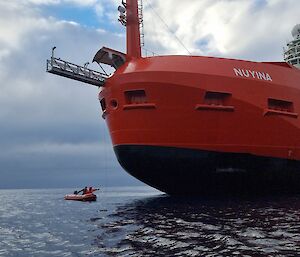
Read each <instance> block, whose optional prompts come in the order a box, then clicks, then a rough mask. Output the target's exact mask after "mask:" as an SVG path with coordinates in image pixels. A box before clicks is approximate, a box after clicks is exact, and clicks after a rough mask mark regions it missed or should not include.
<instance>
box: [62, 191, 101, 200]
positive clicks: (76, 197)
mask: <svg viewBox="0 0 300 257" xmlns="http://www.w3.org/2000/svg"><path fill="white" fill-rule="evenodd" d="M65 200H73V201H84V202H87V201H89V202H90V201H96V200H97V196H96V195H95V194H93V193H91V194H84V195H75V194H69V195H65Z"/></svg>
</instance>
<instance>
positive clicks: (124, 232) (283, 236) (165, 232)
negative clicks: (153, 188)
mask: <svg viewBox="0 0 300 257" xmlns="http://www.w3.org/2000/svg"><path fill="white" fill-rule="evenodd" d="M99 232H100V233H99V235H98V236H97V238H96V239H95V242H94V243H95V245H96V246H97V247H98V249H99V250H100V252H101V254H102V255H101V256H216V255H217V256H232V255H237V256H241V255H243V256H247V255H248V256H270V255H272V256H274V255H281V256H295V255H297V253H299V251H300V245H299V244H298V242H299V240H300V196H299V197H288V196H286V197H281V198H268V199H266V198H264V199H259V200H257V199H256V200H251V199H250V200H249V199H242V200H241V199H235V200H202V201H199V200H195V199H186V198H173V197H168V196H165V197H164V196H163V197H154V198H148V199H146V200H141V201H134V202H132V203H130V204H127V205H124V206H120V207H118V208H117V210H116V212H115V213H113V214H111V215H110V217H109V221H106V222H105V223H102V224H99Z"/></svg>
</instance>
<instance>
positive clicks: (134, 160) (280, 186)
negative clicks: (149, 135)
mask: <svg viewBox="0 0 300 257" xmlns="http://www.w3.org/2000/svg"><path fill="white" fill-rule="evenodd" d="M114 150H115V153H116V156H117V158H118V161H119V163H120V164H121V166H122V167H123V168H124V169H125V170H126V171H127V172H128V173H130V174H131V175H132V176H134V177H136V178H137V179H139V180H141V181H143V182H144V183H146V184H148V185H150V186H152V187H154V188H157V189H158V190H160V191H162V192H165V193H168V194H170V195H216V194H221V195H226V194H237V195H240V194H262V193H263V194H265V193H275V194H276V193H299V192H300V162H299V161H294V160H287V159H279V158H270V157H261V156H255V155H251V154H244V153H224V152H211V151H200V150H191V149H181V148H172V147H159V146H142V145H118V146H115V147H114Z"/></svg>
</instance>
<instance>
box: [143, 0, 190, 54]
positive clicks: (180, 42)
mask: <svg viewBox="0 0 300 257" xmlns="http://www.w3.org/2000/svg"><path fill="white" fill-rule="evenodd" d="M146 2H147V3H148V5H149V6H150V8H151V10H152V12H153V13H154V14H155V15H156V16H157V17H158V18H159V19H160V21H161V22H162V23H163V24H164V25H165V27H166V28H167V30H168V32H169V33H170V34H172V35H173V36H174V37H175V39H176V40H177V41H178V43H179V44H180V45H181V46H182V47H183V48H184V49H185V50H186V51H187V53H188V54H189V55H192V53H191V52H190V51H189V50H188V49H187V47H186V46H185V45H184V44H183V42H182V41H181V40H180V39H179V38H178V37H177V36H176V34H175V33H174V32H173V31H172V30H171V28H170V27H169V26H168V24H167V23H166V22H165V21H164V20H163V18H162V17H160V15H159V14H158V13H157V12H156V11H155V9H154V8H153V6H152V5H151V4H150V3H149V1H148V0H146Z"/></svg>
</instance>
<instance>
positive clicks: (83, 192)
mask: <svg viewBox="0 0 300 257" xmlns="http://www.w3.org/2000/svg"><path fill="white" fill-rule="evenodd" d="M87 191H88V188H87V187H85V188H83V189H81V190H79V191H77V190H75V191H74V195H78V194H79V193H81V192H82V194H83V195H85V194H86V192H87Z"/></svg>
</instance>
